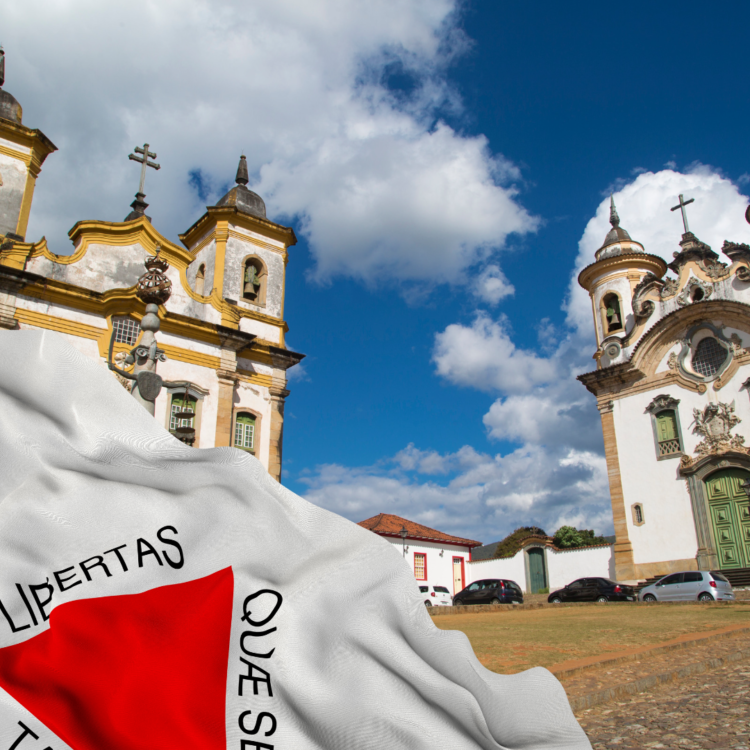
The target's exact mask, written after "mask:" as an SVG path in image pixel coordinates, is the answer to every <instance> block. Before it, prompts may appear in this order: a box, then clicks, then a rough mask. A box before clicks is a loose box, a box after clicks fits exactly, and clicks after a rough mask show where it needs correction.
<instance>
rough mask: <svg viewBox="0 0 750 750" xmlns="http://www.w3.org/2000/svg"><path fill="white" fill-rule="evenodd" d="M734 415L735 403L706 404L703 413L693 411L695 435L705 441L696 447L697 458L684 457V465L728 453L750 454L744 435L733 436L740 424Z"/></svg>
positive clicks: (696, 410) (697, 410)
mask: <svg viewBox="0 0 750 750" xmlns="http://www.w3.org/2000/svg"><path fill="white" fill-rule="evenodd" d="M740 421H741V420H740V418H739V417H738V416H737V415H736V414H735V413H734V401H732V403H731V404H724V403H721V402H719V403H716V404H706V406H705V407H704V408H703V410H702V411H701V410H700V409H693V424H694V425H695V426H694V427H693V435H700V436H701V437H702V438H703V440H701V442H700V443H698V445H697V446H696V447H695V453H696V454H697V458H690V456H683V457H682V465H683V466H690V465H691V464H693V463H695V461H698V460H700V459H701V458H704V457H705V456H714V455H717V454H721V453H726V452H727V451H737V452H738V453H750V448H746V447H745V445H744V443H745V438H744V437H743V436H742V435H732V434H730V432H731V430H732V429H733V428H734V427H736V426H737V425H738V424H739V423H740Z"/></svg>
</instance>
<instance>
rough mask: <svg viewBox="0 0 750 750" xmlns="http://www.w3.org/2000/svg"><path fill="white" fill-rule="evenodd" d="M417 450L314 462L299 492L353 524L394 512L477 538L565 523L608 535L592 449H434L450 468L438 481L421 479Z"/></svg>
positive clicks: (600, 464) (602, 476) (426, 470)
mask: <svg viewBox="0 0 750 750" xmlns="http://www.w3.org/2000/svg"><path fill="white" fill-rule="evenodd" d="M424 453H428V452H424ZM424 453H423V452H421V451H417V450H415V449H414V446H412V445H409V446H407V448H406V449H404V451H400V452H399V453H398V454H396V456H394V457H393V458H390V459H385V460H383V461H379V462H378V463H377V464H375V465H374V466H369V467H358V468H346V467H342V466H336V465H326V466H321V467H318V468H317V470H316V472H315V473H314V474H313V475H311V476H308V477H307V479H306V480H305V481H306V482H307V484H308V485H309V486H310V490H309V491H308V492H307V493H306V494H305V497H306V498H307V499H308V500H310V501H311V502H313V503H315V504H317V505H320V506H321V507H324V508H327V509H328V510H332V511H334V512H336V513H339V514H341V515H343V516H345V517H347V518H349V519H350V520H352V521H355V522H356V521H362V520H364V519H365V518H369V517H371V516H374V515H376V514H378V513H393V514H395V515H399V516H402V517H405V518H408V519H409V520H411V521H416V522H417V523H422V524H425V525H426V526H430V527H432V528H436V529H439V530H440V531H444V532H446V533H449V534H455V535H457V536H463V537H468V538H470V539H476V540H478V541H481V542H484V543H490V542H493V541H497V540H498V539H501V538H502V537H504V536H505V535H506V534H507V533H508V532H509V531H512V530H513V529H515V528H517V527H518V526H527V525H538V526H541V527H542V528H544V529H545V530H546V531H547V532H549V533H553V532H554V531H556V530H557V529H558V528H559V527H560V526H563V525H565V524H573V525H577V526H587V527H591V526H593V527H594V528H595V529H596V530H597V531H600V532H602V533H610V532H611V529H612V522H611V517H610V512H609V500H608V495H607V488H606V471H605V468H604V459H603V458H601V457H600V456H597V455H595V454H593V453H589V452H580V451H574V450H568V451H566V452H565V453H563V454H561V455H559V456H557V457H556V458H554V460H551V458H550V455H549V454H548V453H546V452H545V451H544V450H543V449H541V448H539V447H531V446H527V447H525V448H521V449H519V450H517V451H514V452H513V453H510V454H509V455H506V456H500V455H496V456H490V455H487V454H482V453H478V452H477V451H475V450H474V449H473V448H471V447H470V446H464V447H463V448H461V450H459V451H458V452H457V453H453V454H447V455H439V456H438V454H435V458H434V460H435V461H438V460H439V462H440V465H441V469H443V470H446V469H448V468H450V470H451V471H453V472H454V473H455V476H454V477H453V478H452V479H450V480H448V481H446V482H445V483H441V484H438V483H437V482H435V481H434V480H430V479H427V480H425V478H423V476H421V475H425V474H427V475H429V474H431V473H433V472H432V470H431V467H430V466H427V467H423V466H420V460H419V459H420V458H421V457H422V455H424ZM405 455H406V456H409V455H411V456H414V457H416V458H417V460H416V461H414V462H411V461H408V460H405Z"/></svg>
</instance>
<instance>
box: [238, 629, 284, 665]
mask: <svg viewBox="0 0 750 750" xmlns="http://www.w3.org/2000/svg"><path fill="white" fill-rule="evenodd" d="M272 630H276V628H272ZM247 635H263V633H253V632H252V631H250V630H246V631H245V632H244V633H243V634H242V635H241V636H240V648H241V649H242V653H243V654H246V655H247V656H256V657H257V658H258V659H270V658H271V656H272V655H273V652H274V651H276V649H275V648H272V649H271V650H270V651H269V652H268V653H267V654H254V653H252V652H251V651H248V650H247V649H246V648H245V636H247Z"/></svg>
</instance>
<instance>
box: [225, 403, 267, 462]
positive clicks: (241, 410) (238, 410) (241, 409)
mask: <svg viewBox="0 0 750 750" xmlns="http://www.w3.org/2000/svg"><path fill="white" fill-rule="evenodd" d="M240 414H249V415H250V416H251V417H255V435H254V439H253V448H252V450H250V448H243V447H242V446H240V445H235V444H234V436H235V430H236V429H237V417H238V416H239V415H240ZM262 419H263V418H262V416H261V415H260V414H259V413H258V412H257V411H255V409H250V408H249V407H247V406H236V407H235V408H234V409H233V410H232V436H231V438H232V439H231V445H232V448H237V449H238V450H241V451H245V453H249V454H250V455H251V456H255V457H256V458H258V455H259V450H260V436H261V434H262V433H261V424H262Z"/></svg>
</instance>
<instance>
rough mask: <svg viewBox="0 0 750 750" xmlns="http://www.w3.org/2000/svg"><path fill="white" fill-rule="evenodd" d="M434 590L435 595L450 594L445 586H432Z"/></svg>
mask: <svg viewBox="0 0 750 750" xmlns="http://www.w3.org/2000/svg"><path fill="white" fill-rule="evenodd" d="M434 589H435V593H436V594H449V593H450V591H448V589H447V588H445V586H434Z"/></svg>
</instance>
